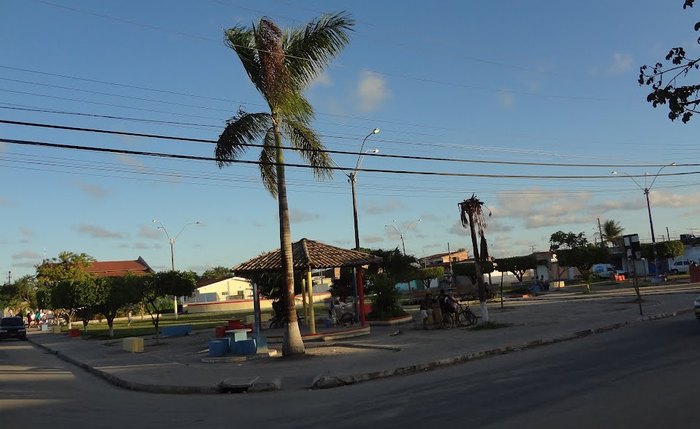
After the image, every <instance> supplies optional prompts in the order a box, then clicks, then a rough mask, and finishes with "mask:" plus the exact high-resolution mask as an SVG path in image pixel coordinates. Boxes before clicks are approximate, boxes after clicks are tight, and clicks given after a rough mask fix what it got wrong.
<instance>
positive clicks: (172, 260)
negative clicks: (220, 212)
mask: <svg viewBox="0 0 700 429" xmlns="http://www.w3.org/2000/svg"><path fill="white" fill-rule="evenodd" d="M153 223H156V224H158V229H162V230H163V232H164V233H165V236H166V237H168V242H169V243H170V268H171V269H172V270H173V271H175V240H177V238H178V237H179V236H180V234H182V231H184V230H185V228H187V227H188V226H190V225H200V224H201V223H200V222H199V221H194V222H189V223H186V224H185V225H183V227H182V228H181V229H180V232H178V233H177V234H176V235H175V237H170V234H168V230H167V229H166V228H165V225H163V222H161V221H159V220H158V219H153ZM173 304H174V306H175V310H174V311H175V319H176V320H177V297H176V296H173Z"/></svg>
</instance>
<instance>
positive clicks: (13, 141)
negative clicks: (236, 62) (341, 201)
mask: <svg viewBox="0 0 700 429" xmlns="http://www.w3.org/2000/svg"><path fill="white" fill-rule="evenodd" d="M0 142H4V143H10V144H18V145H25V146H37V147H49V148H55V149H70V150H82V151H89V152H101V153H116V154H122V155H137V156H149V157H157V158H170V159H185V160H197V161H212V162H220V161H221V160H219V159H217V158H214V157H204V156H195V155H181V154H173V153H164V152H150V151H135V150H126V149H112V148H106V147H96V146H80V145H68V144H61V143H50V142H41V141H36V140H19V139H5V138H0ZM224 162H225V163H226V164H248V165H278V163H276V162H263V161H250V160H242V159H231V160H225V161H224ZM282 165H284V166H286V167H292V168H304V169H312V168H313V167H312V166H310V165H307V164H299V163H282ZM327 168H328V169H329V170H337V171H344V172H345V171H353V170H354V171H364V172H368V173H387V174H405V175H417V176H445V177H486V178H499V179H545V180H584V179H611V176H610V175H604V176H603V175H579V176H575V175H549V176H544V175H527V174H483V173H451V172H438V171H419V170H397V169H384V168H359V169H356V168H354V167H339V166H336V167H333V166H330V167H327ZM696 174H700V171H690V172H680V173H663V174H658V175H657V176H689V175H696ZM625 177H646V176H645V175H629V176H625Z"/></svg>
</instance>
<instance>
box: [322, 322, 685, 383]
mask: <svg viewBox="0 0 700 429" xmlns="http://www.w3.org/2000/svg"><path fill="white" fill-rule="evenodd" d="M692 311H693V310H692V309H688V310H681V311H675V312H670V313H659V314H654V315H649V316H644V317H641V318H639V319H637V320H636V321H627V322H619V323H614V324H611V325H606V326H602V327H598V328H593V329H585V330H583V331H577V332H573V333H571V334H566V335H562V336H558V337H553V338H547V339H537V340H532V341H528V342H526V343H523V344H521V345H515V346H505V347H498V348H495V349H489V350H483V351H479V352H474V353H468V354H464V355H459V356H455V357H451V358H444V359H438V360H436V361H431V362H426V363H422V364H416V365H409V366H404V367H398V368H395V369H390V370H384V371H375V372H368V373H358V374H349V375H344V376H331V375H319V376H316V377H315V378H314V380H313V382H312V383H311V386H310V387H309V388H310V389H332V388H336V387H341V386H348V385H351V384H358V383H364V382H367V381H372V380H379V379H382V378H389V377H396V376H400V375H408V374H415V373H418V372H425V371H431V370H434V369H438V368H444V367H447V366H452V365H457V364H460V363H464V362H468V361H472V360H477V359H484V358H487V357H490V356H497V355H503V354H507V353H513V352H519V351H522V350H527V349H532V348H535V347H541V346H545V345H551V344H556V343H561V342H564V341H571V340H575V339H578V338H584V337H588V336H590V335H595V334H600V333H604V332H609V331H613V330H616V329H619V328H622V327H625V326H628V325H631V324H632V323H635V322H645V321H653V320H659V319H666V318H670V317H675V316H677V315H679V314H684V313H690V312H692Z"/></svg>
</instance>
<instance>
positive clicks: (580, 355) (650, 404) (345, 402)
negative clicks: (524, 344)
mask: <svg viewBox="0 0 700 429" xmlns="http://www.w3.org/2000/svg"><path fill="white" fill-rule="evenodd" d="M699 385H700V324H698V322H697V321H695V320H694V316H693V315H692V314H684V315H682V316H679V317H676V318H671V319H664V320H658V321H654V322H645V323H639V324H635V325H633V326H630V327H626V328H622V329H619V330H616V331H612V332H608V333H605V334H600V335H595V336H591V337H587V338H583V339H579V340H575V341H570V342H566V343H561V344H557V345H552V346H546V347H541V348H537V349H531V350H528V351H524V352H518V353H512V354H509V355H504V356H498V357H493V358H488V359H484V360H481V361H476V362H470V363H467V364H464V365H459V366H454V367H450V368H446V369H441V370H436V371H430V372H426V373H424V374H418V375H412V376H406V377H398V378H393V379H387V380H381V381H376V382H370V383H365V384H360V385H356V386H348V387H343V388H338V389H332V390H324V391H281V392H274V393H260V394H232V395H155V394H147V393H139V392H130V391H126V390H122V389H118V388H116V387H113V386H111V385H109V384H108V383H106V382H105V381H103V380H101V379H98V378H95V377H94V376H92V375H90V374H88V373H86V372H85V371H83V370H80V369H78V368H76V367H73V366H71V365H70V364H67V363H65V362H63V361H61V360H59V359H57V358H56V357H55V356H52V355H50V354H47V353H45V352H43V351H41V350H40V349H38V348H36V347H34V346H32V345H31V344H29V343H27V342H21V341H3V342H0V426H2V427H8V428H9V427H22V428H34V427H44V426H47V427H51V428H52V429H60V428H71V429H74V428H75V427H76V424H79V425H80V426H83V425H86V424H90V425H91V426H94V427H100V428H141V427H148V428H161V427H162V428H180V427H182V428H185V427H187V428H192V427H196V426H199V427H207V428H213V427H237V428H241V427H256V428H268V427H311V428H317V427H318V428H330V429H336V428H346V427H347V428H350V427H352V428H358V427H369V428H374V427H382V428H390V427H403V428H406V427H411V428H413V427H435V426H438V425H449V426H452V425H457V426H458V427H469V428H486V427H489V428H516V427H517V428H530V427H532V428H539V429H541V428H543V427H567V428H577V427H581V428H583V427H586V428H591V427H595V428H607V427H610V428H612V427H615V428H619V427H632V428H676V427H696V426H698V423H697V420H698V419H700V416H698V415H697V412H696V410H697V409H696V408H695V407H696V404H697V399H696V395H697V393H696V390H697V388H698V386H699Z"/></svg>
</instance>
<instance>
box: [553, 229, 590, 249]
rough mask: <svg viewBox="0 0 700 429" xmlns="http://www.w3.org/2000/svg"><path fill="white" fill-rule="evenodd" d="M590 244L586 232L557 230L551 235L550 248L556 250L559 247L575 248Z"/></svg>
mask: <svg viewBox="0 0 700 429" xmlns="http://www.w3.org/2000/svg"><path fill="white" fill-rule="evenodd" d="M586 245H588V239H587V238H586V234H584V233H583V232H579V233H578V234H574V233H573V232H564V231H557V232H555V233H553V234H552V235H551V236H550V237H549V250H551V251H555V250H559V249H574V248H576V247H582V246H586Z"/></svg>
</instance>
